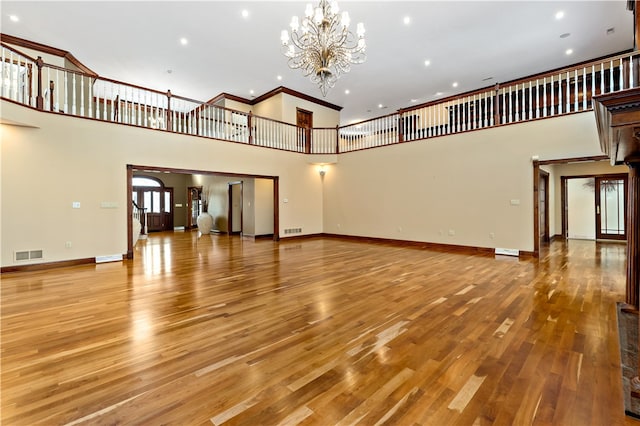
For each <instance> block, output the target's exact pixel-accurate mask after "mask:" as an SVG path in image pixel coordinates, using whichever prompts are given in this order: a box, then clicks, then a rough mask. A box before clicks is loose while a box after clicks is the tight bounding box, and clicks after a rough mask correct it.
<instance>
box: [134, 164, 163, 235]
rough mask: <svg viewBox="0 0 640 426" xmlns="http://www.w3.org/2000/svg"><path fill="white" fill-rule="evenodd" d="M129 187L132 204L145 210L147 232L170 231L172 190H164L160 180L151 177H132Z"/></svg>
mask: <svg viewBox="0 0 640 426" xmlns="http://www.w3.org/2000/svg"><path fill="white" fill-rule="evenodd" d="M131 186H132V194H131V198H132V200H133V202H134V203H136V205H137V206H138V207H140V208H143V209H145V213H146V217H147V219H148V220H147V230H148V231H149V232H152V231H165V230H172V229H173V188H165V186H164V183H163V182H162V181H161V180H160V179H158V178H156V177H151V176H134V177H133V178H132V179H131Z"/></svg>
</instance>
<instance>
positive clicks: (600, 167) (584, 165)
mask: <svg viewBox="0 0 640 426" xmlns="http://www.w3.org/2000/svg"><path fill="white" fill-rule="evenodd" d="M627 176H628V170H627V168H626V166H619V165H611V163H610V160H609V158H608V157H607V156H605V155H599V156H592V157H578V158H567V159H557V160H535V159H534V161H533V201H534V202H533V209H534V211H533V219H534V222H533V228H534V233H533V242H534V253H533V255H534V256H535V257H539V256H540V247H541V245H542V244H544V243H545V242H546V241H553V240H554V239H555V238H563V239H567V238H581V239H591V240H594V241H597V240H602V241H612V240H613V241H615V240H624V239H625V238H626V235H625V234H626V232H625V229H624V228H625V226H624V224H625V218H626V195H625V194H626V192H627V189H626V179H627ZM577 179H586V180H582V181H579V180H577ZM569 182H573V183H569ZM568 185H576V188H574V189H573V192H572V191H571V188H569V186H568ZM568 192H572V193H573V194H574V195H576V196H577V197H578V196H582V197H583V198H582V199H581V200H580V201H579V202H578V200H573V199H572V200H570V199H569V197H568ZM581 193H582V195H581ZM587 195H588V197H586V198H585V196H587ZM596 195H597V196H598V199H597V200H596ZM578 198H579V197H578ZM570 201H571V203H570ZM574 202H575V203H577V204H575V205H574ZM581 223H582V224H586V225H583V229H580V224H581ZM576 226H578V227H577V228H576ZM585 227H588V228H589V232H586V231H585V229H586V228H585Z"/></svg>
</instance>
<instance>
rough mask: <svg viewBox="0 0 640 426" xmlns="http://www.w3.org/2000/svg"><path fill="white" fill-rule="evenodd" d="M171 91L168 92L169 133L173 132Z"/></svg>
mask: <svg viewBox="0 0 640 426" xmlns="http://www.w3.org/2000/svg"><path fill="white" fill-rule="evenodd" d="M172 128H173V126H172V125H171V90H167V131H169V132H170V131H171V129H172Z"/></svg>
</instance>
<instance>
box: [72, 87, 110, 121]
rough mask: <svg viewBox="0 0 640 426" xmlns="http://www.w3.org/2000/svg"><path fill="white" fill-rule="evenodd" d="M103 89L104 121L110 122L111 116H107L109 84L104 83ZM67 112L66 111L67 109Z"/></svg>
mask: <svg viewBox="0 0 640 426" xmlns="http://www.w3.org/2000/svg"><path fill="white" fill-rule="evenodd" d="M102 86H103V89H102V94H103V95H104V96H103V98H104V103H103V104H102V107H103V110H102V119H103V120H104V121H109V115H108V114H107V107H108V103H109V99H107V83H106V82H104V83H103V85H102ZM65 111H66V109H65Z"/></svg>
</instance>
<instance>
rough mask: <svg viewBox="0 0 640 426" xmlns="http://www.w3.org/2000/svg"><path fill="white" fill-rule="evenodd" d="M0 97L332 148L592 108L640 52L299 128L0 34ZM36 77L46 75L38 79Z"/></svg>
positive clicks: (637, 77)
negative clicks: (95, 70) (88, 68)
mask: <svg viewBox="0 0 640 426" xmlns="http://www.w3.org/2000/svg"><path fill="white" fill-rule="evenodd" d="M0 46H1V56H2V63H1V64H0V65H1V71H2V73H3V76H7V75H8V76H9V78H3V80H2V82H1V83H0V84H1V91H0V97H2V98H4V99H8V100H11V101H13V102H18V103H20V104H23V105H26V106H29V107H32V108H36V109H39V110H44V111H48V112H56V113H64V114H70V115H74V116H80V117H86V118H91V119H95V120H100V121H108V122H113V123H118V124H125V125H132V126H137V127H144V128H148V129H155V130H162V131H168V132H173V133H181V134H187V135H194V136H200V137H206V138H212V139H219V140H224V141H229V142H236V143H243V144H251V145H256V146H261V147H266V148H273V149H279V150H287V151H293V152H299V153H312V154H336V153H343V152H349V151H355V150H360V149H368V148H374V147H379V146H387V145H392V144H398V143H405V142H411V141H418V140H422V139H428V138H432V137H439V136H445V135H451V134H456V133H462V132H468V131H474V130H478V129H483V128H489V127H495V126H501V125H506V124H512V123H518V122H523V121H531V120H537V119H544V118H549V117H556V116H559V115H565V114H571V113H575V112H582V111H587V110H591V109H592V108H593V106H592V100H591V98H592V96H594V95H598V94H601V93H609V92H615V91H619V90H624V89H628V88H631V87H639V86H640V51H633V52H623V53H619V54H616V55H613V56H608V57H603V58H598V59H593V60H590V61H585V62H582V63H579V64H575V65H572V66H569V67H563V68H559V69H555V70H551V71H546V72H542V73H538V74H534V75H531V76H528V77H524V78H520V79H515V80H511V81H507V82H501V83H500V82H498V83H496V84H494V85H492V86H487V87H484V88H480V89H476V90H473V91H468V92H465V93H461V94H457V95H454V96H449V97H446V98H441V99H437V100H432V101H429V102H425V103H422V104H419V105H412V106H410V107H406V108H401V109H399V110H398V111H396V112H393V113H389V114H386V115H383V116H379V117H374V118H370V119H367V120H363V121H360V122H357V123H352V124H349V125H344V126H336V127H335V128H333V127H316V128H312V129H305V128H302V127H298V126H296V125H294V124H292V123H286V122H284V121H281V120H276V119H273V118H268V117H262V116H257V115H254V114H253V113H252V112H248V113H247V112H243V111H238V110H235V109H231V108H226V107H221V106H218V105H215V104H214V103H213V102H211V101H200V100H196V99H191V98H188V97H184V96H180V95H174V94H172V93H171V91H170V90H167V91H166V92H163V91H160V90H155V89H149V88H146V87H142V86H138V85H134V84H129V83H125V82H121V81H118V80H114V79H110V78H106V77H102V76H99V75H95V74H88V73H85V72H82V71H78V70H72V69H68V68H64V67H60V66H57V65H53V64H46V63H44V61H43V60H42V58H41V57H38V58H36V59H33V58H31V57H30V56H28V55H24V54H23V53H21V52H19V51H18V50H16V49H14V48H13V47H12V46H9V45H8V44H6V43H4V42H1V43H0ZM43 79H44V80H45V82H46V83H48V84H43Z"/></svg>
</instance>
